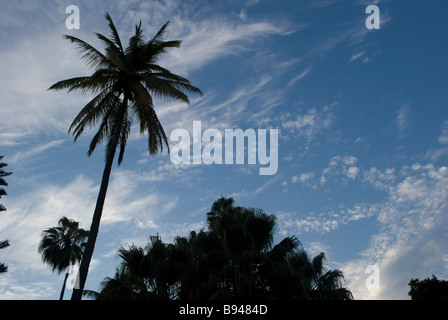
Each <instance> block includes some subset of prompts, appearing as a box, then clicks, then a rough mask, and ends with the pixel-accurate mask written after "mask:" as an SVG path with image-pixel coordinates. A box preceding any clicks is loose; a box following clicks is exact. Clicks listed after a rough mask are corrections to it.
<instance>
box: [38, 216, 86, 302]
mask: <svg viewBox="0 0 448 320" xmlns="http://www.w3.org/2000/svg"><path fill="white" fill-rule="evenodd" d="M88 235H89V232H88V231H86V230H84V229H81V228H79V223H78V222H77V221H74V220H70V219H68V218H67V217H62V218H61V219H60V220H59V222H58V226H57V227H53V228H48V229H45V230H44V231H43V232H42V240H41V242H40V243H39V247H38V251H39V253H40V254H41V255H42V260H43V262H45V263H46V264H48V265H49V266H50V268H51V269H52V271H53V272H55V271H56V272H57V273H58V274H61V272H62V271H64V270H66V273H65V277H64V283H63V285H62V290H61V295H60V297H59V300H62V299H63V298H64V291H65V286H66V282H67V278H68V276H69V267H70V266H71V265H75V264H77V263H79V262H80V261H81V259H82V255H83V250H84V247H85V240H86V238H87V237H88Z"/></svg>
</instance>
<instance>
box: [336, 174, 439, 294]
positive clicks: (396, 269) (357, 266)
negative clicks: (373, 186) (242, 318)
mask: <svg viewBox="0 0 448 320" xmlns="http://www.w3.org/2000/svg"><path fill="white" fill-rule="evenodd" d="M447 184H448V169H447V168H446V167H434V166H433V165H426V166H422V165H414V166H413V169H412V171H411V172H409V175H408V176H406V177H403V178H402V180H401V181H400V182H398V183H396V184H395V185H394V186H392V187H391V188H390V191H389V196H388V199H387V201H385V202H384V203H382V204H377V205H372V206H370V208H372V209H373V208H375V210H377V211H378V215H377V221H378V223H380V226H381V228H380V231H379V232H378V233H376V234H375V235H374V236H372V238H371V240H370V244H369V247H368V248H367V249H366V250H365V251H363V252H362V257H361V258H360V259H355V260H353V261H350V262H347V263H345V264H344V266H343V267H342V271H343V272H344V275H345V278H346V279H347V280H348V283H347V285H348V286H349V287H350V289H351V290H352V292H353V293H354V296H355V298H358V299H408V298H409V296H408V295H407V293H408V291H409V286H408V282H409V281H410V279H411V278H418V277H420V278H424V277H429V276H431V273H434V274H437V275H438V276H440V277H442V278H443V277H446V276H447V263H446V261H444V259H443V258H444V257H446V254H447V253H448V246H447V243H448V242H447V240H448V239H447V234H448V233H447V231H448V230H447V226H448V219H447V216H448V215H447V213H448V212H447V208H446V205H445V204H446V201H447V200H448V191H447V189H446V186H447ZM373 264H375V265H377V266H378V267H379V270H380V289H379V290H368V289H367V287H366V286H365V280H366V279H367V277H368V274H365V268H366V267H367V266H368V265H373Z"/></svg>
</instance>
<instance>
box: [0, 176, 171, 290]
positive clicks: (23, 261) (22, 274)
mask: <svg viewBox="0 0 448 320" xmlns="http://www.w3.org/2000/svg"><path fill="white" fill-rule="evenodd" d="M145 178H147V177H142V176H141V175H139V174H137V173H135V172H132V171H128V170H116V171H115V172H113V173H112V178H111V182H110V185H109V189H108V194H107V198H106V203H105V207H104V210H103V216H102V220H101V225H102V227H103V229H102V230H103V233H102V234H104V232H106V233H107V230H108V229H110V228H112V227H113V226H116V225H124V224H134V225H137V226H140V227H142V228H145V229H146V228H148V229H151V228H152V227H154V226H157V224H158V222H157V221H158V220H159V219H161V218H162V217H163V215H165V214H167V213H169V212H171V211H172V210H173V209H174V208H175V207H176V206H177V203H178V199H179V198H178V196H176V195H173V194H165V193H164V194H161V193H158V192H156V191H154V188H147V187H144V186H145ZM98 188H99V186H98V183H97V182H94V181H92V180H90V179H88V178H86V177H85V176H83V175H79V176H77V177H76V178H75V179H74V180H73V181H71V182H70V183H68V184H67V185H63V186H59V185H52V184H47V185H43V186H41V185H39V186H38V187H36V188H35V189H33V190H32V191H30V192H28V193H26V194H23V195H22V196H20V197H19V198H10V199H9V201H8V210H7V211H6V212H5V213H4V214H2V219H1V222H2V223H1V224H0V234H1V236H2V238H6V239H9V240H10V243H11V246H10V247H9V248H7V249H5V250H2V251H3V252H2V261H5V262H6V263H7V265H8V266H9V271H8V273H7V274H8V277H7V278H6V279H7V280H6V281H5V282H6V283H5V284H4V285H5V286H3V288H4V290H3V291H0V297H2V298H8V297H11V298H13V297H17V296H18V295H20V294H21V293H22V292H28V291H31V288H32V283H30V284H29V285H27V286H24V285H23V283H26V282H28V280H26V279H29V278H32V277H33V276H34V277H38V276H40V275H42V276H44V275H49V274H50V271H49V269H48V268H47V266H46V265H45V264H44V263H43V262H42V261H41V258H40V256H39V254H38V251H37V247H38V244H39V242H40V239H41V232H42V231H43V230H44V229H46V228H48V227H53V226H56V225H57V222H58V220H59V219H60V218H61V217H62V216H67V217H68V218H70V219H74V220H76V221H79V222H80V227H81V228H84V229H86V230H88V229H89V227H90V222H91V219H92V214H93V210H94V206H95V202H96V196H97V192H98ZM151 223H153V224H151ZM165 227H167V228H168V229H169V228H170V227H169V226H165ZM152 230H153V229H152ZM157 231H159V230H157ZM100 233H101V231H100ZM116 241H118V242H119V241H120V239H116ZM101 264H102V262H101V261H100V260H98V259H96V260H95V264H93V265H92V268H94V267H95V265H96V267H99V266H100V265H101ZM49 279H55V281H56V280H58V278H57V277H56V276H55V275H54V278H49ZM19 280H20V281H19ZM33 281H36V280H33ZM33 281H32V282H33ZM18 282H20V283H22V286H20V287H17V286H16V283H18ZM58 286H59V285H58ZM36 292H41V291H39V290H38V291H36ZM41 294H43V293H42V292H41ZM47 294H48V292H47ZM26 297H29V298H36V297H35V296H24V298H26Z"/></svg>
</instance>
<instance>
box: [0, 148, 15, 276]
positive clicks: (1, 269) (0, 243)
mask: <svg viewBox="0 0 448 320" xmlns="http://www.w3.org/2000/svg"><path fill="white" fill-rule="evenodd" d="M3 158H4V156H0V161H1V160H2V159H3ZM7 165H8V164H6V163H4V162H0V186H8V183H7V182H6V181H5V179H3V178H4V177H7V176H9V175H11V174H12V172H6V171H5V170H3V168H4V167H6V166H7ZM6 195H8V194H7V193H6V190H5V189H4V188H0V199H1V198H2V196H6ZM2 211H6V208H5V206H4V205H3V204H1V203H0V212H2ZM9 245H10V244H9V240H0V249H5V248H7V247H9ZM7 271H8V266H7V265H6V264H4V263H3V262H0V273H5V272H7Z"/></svg>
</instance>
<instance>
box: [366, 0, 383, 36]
mask: <svg viewBox="0 0 448 320" xmlns="http://www.w3.org/2000/svg"><path fill="white" fill-rule="evenodd" d="M366 13H367V14H370V15H369V16H368V17H367V19H366V28H367V29H369V30H372V29H377V30H378V29H380V28H381V20H380V8H378V6H376V5H373V4H372V5H370V6H368V7H367V8H366Z"/></svg>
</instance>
